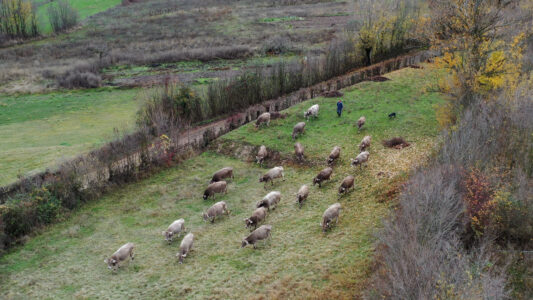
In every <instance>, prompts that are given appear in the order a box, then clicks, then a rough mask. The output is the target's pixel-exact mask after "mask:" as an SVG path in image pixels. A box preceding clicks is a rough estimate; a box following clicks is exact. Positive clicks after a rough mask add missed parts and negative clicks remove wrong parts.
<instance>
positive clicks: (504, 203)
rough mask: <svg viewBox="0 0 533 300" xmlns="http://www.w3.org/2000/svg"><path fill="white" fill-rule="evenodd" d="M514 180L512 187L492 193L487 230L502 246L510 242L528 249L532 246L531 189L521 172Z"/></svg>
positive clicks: (532, 195)
mask: <svg viewBox="0 0 533 300" xmlns="http://www.w3.org/2000/svg"><path fill="white" fill-rule="evenodd" d="M514 178H516V181H517V183H516V184H515V185H514V186H511V187H507V188H503V189H500V190H497V191H496V192H495V193H494V199H493V203H494V204H493V206H494V207H493V210H492V212H491V216H490V217H491V224H490V227H489V230H491V231H492V232H493V234H495V235H496V236H497V237H498V239H499V241H500V243H501V244H502V245H506V244H508V243H509V242H511V243H514V244H516V245H518V246H519V247H521V248H526V249H528V248H531V247H532V246H533V239H532V237H533V187H532V186H531V184H530V183H528V181H530V180H528V179H527V177H526V175H525V173H523V172H521V171H519V172H518V174H516V175H515V176H514Z"/></svg>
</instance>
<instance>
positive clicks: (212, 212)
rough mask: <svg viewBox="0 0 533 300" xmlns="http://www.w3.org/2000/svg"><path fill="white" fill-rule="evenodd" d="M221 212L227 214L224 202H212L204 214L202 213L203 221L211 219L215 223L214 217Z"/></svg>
mask: <svg viewBox="0 0 533 300" xmlns="http://www.w3.org/2000/svg"><path fill="white" fill-rule="evenodd" d="M223 214H226V215H229V210H228V208H227V206H226V202H224V201H220V202H217V203H215V204H213V206H211V207H210V208H209V209H208V210H207V211H206V212H205V213H204V214H203V217H204V221H206V222H207V221H208V220H209V221H211V223H215V219H216V217H218V216H221V215H223Z"/></svg>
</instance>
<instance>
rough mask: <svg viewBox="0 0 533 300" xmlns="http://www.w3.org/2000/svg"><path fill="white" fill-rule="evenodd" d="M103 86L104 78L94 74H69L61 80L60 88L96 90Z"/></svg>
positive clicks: (74, 72)
mask: <svg viewBox="0 0 533 300" xmlns="http://www.w3.org/2000/svg"><path fill="white" fill-rule="evenodd" d="M101 84H102V78H101V77H100V75H98V74H94V73H92V72H76V71H73V72H68V73H66V74H65V75H63V77H60V79H59V86H61V87H64V88H67V89H73V88H96V87H99V86H100V85H101Z"/></svg>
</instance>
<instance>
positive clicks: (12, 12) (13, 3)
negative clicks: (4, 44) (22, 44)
mask: <svg viewBox="0 0 533 300" xmlns="http://www.w3.org/2000/svg"><path fill="white" fill-rule="evenodd" d="M0 35H5V36H6V37H8V38H28V37H35V36H37V35H39V29H38V28H37V18H36V16H35V10H34V8H33V6H32V4H31V2H30V1H23V0H2V1H0ZM0 40H1V39H0Z"/></svg>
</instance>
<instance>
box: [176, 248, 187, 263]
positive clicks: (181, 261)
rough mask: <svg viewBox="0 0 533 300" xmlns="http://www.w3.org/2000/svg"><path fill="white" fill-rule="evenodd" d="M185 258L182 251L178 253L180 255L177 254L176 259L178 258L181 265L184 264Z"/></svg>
mask: <svg viewBox="0 0 533 300" xmlns="http://www.w3.org/2000/svg"><path fill="white" fill-rule="evenodd" d="M185 256H186V254H183V253H181V251H180V252H178V254H176V257H177V258H178V262H179V263H180V264H182V263H183V259H184V258H185Z"/></svg>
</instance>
